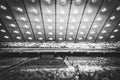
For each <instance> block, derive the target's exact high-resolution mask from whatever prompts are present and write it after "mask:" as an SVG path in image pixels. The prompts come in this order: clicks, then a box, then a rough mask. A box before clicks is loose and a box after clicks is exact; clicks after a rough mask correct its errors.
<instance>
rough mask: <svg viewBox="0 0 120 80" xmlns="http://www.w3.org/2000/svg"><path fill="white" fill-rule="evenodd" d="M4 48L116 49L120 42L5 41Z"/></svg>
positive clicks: (2, 45)
mask: <svg viewBox="0 0 120 80" xmlns="http://www.w3.org/2000/svg"><path fill="white" fill-rule="evenodd" d="M0 47H2V48H7V47H9V48H10V47H12V48H72V49H74V48H75V49H116V48H119V47H120V44H118V43H107V42H106V43H84V42H79V43H72V42H61V43H55V42H46V43H39V42H8V43H7V42H4V43H2V44H1V45H0Z"/></svg>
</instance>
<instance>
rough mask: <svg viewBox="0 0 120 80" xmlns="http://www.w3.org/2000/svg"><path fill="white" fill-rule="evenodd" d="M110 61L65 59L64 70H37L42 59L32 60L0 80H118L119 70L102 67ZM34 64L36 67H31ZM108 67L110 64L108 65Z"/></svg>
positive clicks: (106, 59) (100, 58)
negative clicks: (67, 64) (66, 65)
mask: <svg viewBox="0 0 120 80" xmlns="http://www.w3.org/2000/svg"><path fill="white" fill-rule="evenodd" d="M112 59H115V58H112ZM112 59H111V57H108V58H104V57H66V58H65V59H64V61H67V62H68V63H69V64H70V65H69V66H68V67H66V68H57V67H56V68H55V67H54V68H45V67H42V68H38V67H39V66H41V65H42V64H41V62H40V60H42V58H41V59H40V58H34V59H33V62H31V61H30V63H29V62H28V63H27V64H25V65H21V66H20V67H19V68H17V69H14V70H11V71H9V72H8V73H7V74H6V75H5V76H3V77H0V80H120V69H119V68H115V69H107V68H105V67H104V66H105V65H106V63H108V61H110V60H111V62H113V61H112ZM46 60H47V59H46ZM43 61H44V60H43ZM48 61H50V60H48ZM101 61H102V62H101ZM116 61H118V60H116ZM42 63H44V66H45V65H50V64H48V62H42ZM28 64H31V66H32V67H31V68H30V67H29V68H28V67H26V66H27V65H28ZM35 64H36V66H37V67H35V66H33V65H35ZM109 65H111V64H110V63H109ZM22 66H24V67H26V68H23V67H22ZM29 66H30V65H29ZM107 66H108V65H107Z"/></svg>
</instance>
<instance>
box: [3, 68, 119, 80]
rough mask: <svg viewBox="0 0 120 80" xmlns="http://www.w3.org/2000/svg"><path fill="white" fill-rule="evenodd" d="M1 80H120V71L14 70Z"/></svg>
mask: <svg viewBox="0 0 120 80" xmlns="http://www.w3.org/2000/svg"><path fill="white" fill-rule="evenodd" d="M1 80H120V70H109V71H108V70H104V71H94V72H81V71H79V70H75V71H74V72H73V71H70V70H69V71H66V70H65V69H64V70H59V69H57V70H44V69H43V70H38V71H34V70H32V71H19V70H14V71H11V72H9V73H8V74H6V75H5V76H4V77H2V78H1Z"/></svg>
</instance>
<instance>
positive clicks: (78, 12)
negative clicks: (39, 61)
mask: <svg viewBox="0 0 120 80" xmlns="http://www.w3.org/2000/svg"><path fill="white" fill-rule="evenodd" d="M119 14H120V1H119V0H0V38H1V40H0V41H1V42H8V41H12V42H28V41H38V42H46V41H56V42H64V41H67V42H110V41H112V42H116V41H119V40H120V37H119V33H120V32H119V26H120V15H119Z"/></svg>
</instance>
